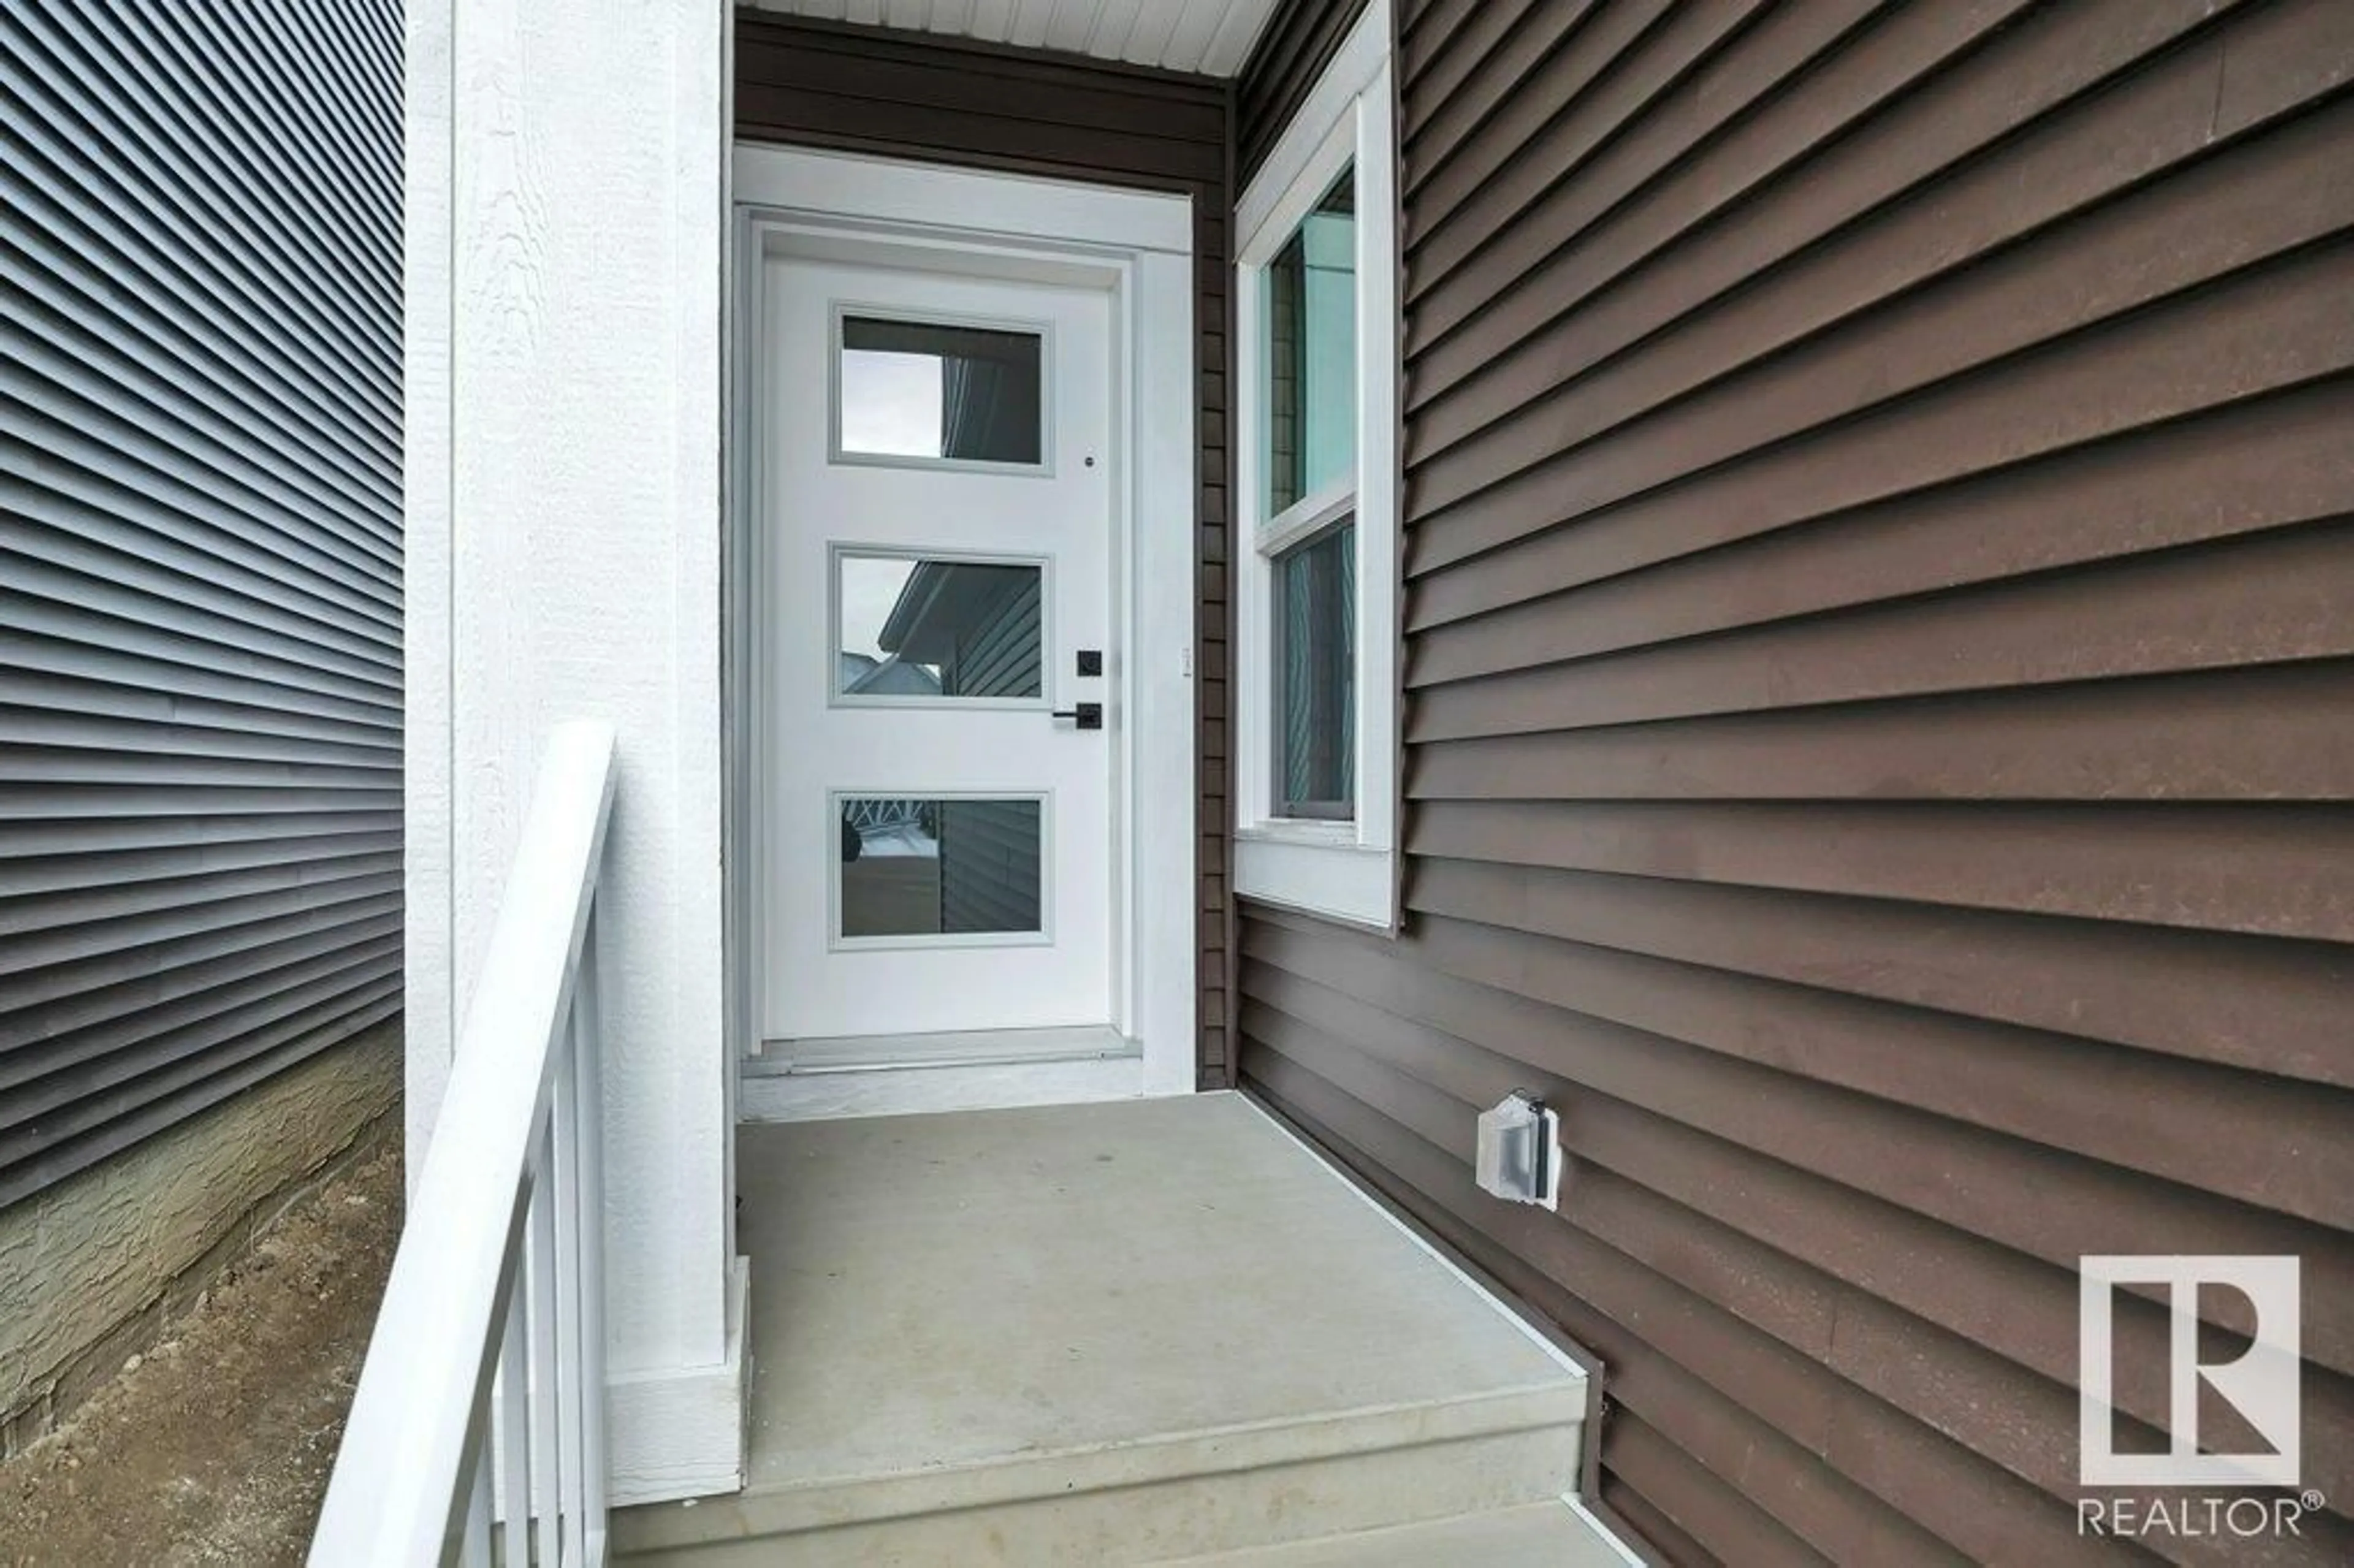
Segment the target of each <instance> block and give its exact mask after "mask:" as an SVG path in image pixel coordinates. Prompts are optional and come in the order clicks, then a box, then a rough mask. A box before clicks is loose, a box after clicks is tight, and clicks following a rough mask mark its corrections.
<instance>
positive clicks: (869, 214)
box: [725, 146, 1198, 1114]
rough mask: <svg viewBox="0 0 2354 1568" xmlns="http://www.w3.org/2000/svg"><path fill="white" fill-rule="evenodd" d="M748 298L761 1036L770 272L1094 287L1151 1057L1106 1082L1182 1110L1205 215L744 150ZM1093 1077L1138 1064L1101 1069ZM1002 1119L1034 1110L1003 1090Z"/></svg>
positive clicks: (748, 689)
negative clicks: (1114, 390) (761, 397)
mask: <svg viewBox="0 0 2354 1568" xmlns="http://www.w3.org/2000/svg"><path fill="white" fill-rule="evenodd" d="M734 182H735V184H734V190H735V202H736V209H735V216H736V235H735V242H736V246H737V252H736V257H737V265H736V273H735V275H736V281H737V290H736V295H735V298H734V299H733V300H732V301H731V304H732V306H733V309H734V312H735V315H736V319H735V321H734V322H733V323H731V325H730V331H729V338H730V342H731V350H732V352H731V359H732V375H731V377H730V382H731V387H730V393H731V418H730V419H729V423H728V429H729V436H730V440H731V442H732V445H733V449H734V450H733V451H732V452H731V454H730V461H729V464H728V483H729V490H730V494H729V498H728V500H729V504H728V507H727V517H728V523H727V530H728V538H727V560H728V564H729V568H730V574H731V580H730V581H729V583H728V585H727V588H726V611H727V615H728V618H729V622H730V631H729V635H728V637H727V639H726V654H725V657H726V662H727V665H728V669H727V671H726V675H727V681H726V687H727V691H728V693H729V722H730V726H731V728H734V729H737V732H738V733H737V735H736V736H734V737H733V738H734V740H735V742H736V744H734V745H733V746H731V747H730V752H731V755H732V756H733V757H734V758H737V766H738V767H739V768H744V769H746V770H747V771H748V773H749V774H750V777H748V778H746V779H741V780H740V781H739V783H740V785H741V787H740V788H738V789H736V790H735V792H734V797H735V806H736V809H735V810H733V811H732V812H731V813H730V815H731V821H730V823H729V828H730V840H731V842H730V846H729V853H728V856H727V863H728V865H729V868H730V876H731V878H732V884H733V885H731V887H730V890H729V905H730V907H731V909H732V910H733V911H734V912H735V913H736V915H737V918H738V920H739V922H740V923H741V924H742V926H743V928H744V930H745V936H746V939H745V940H743V941H742V942H740V943H737V944H736V945H735V948H734V950H735V952H736V953H737V956H738V959H739V962H740V963H741V964H742V965H743V966H744V967H743V969H742V972H739V973H737V974H736V975H733V976H731V977H730V984H731V985H732V986H733V987H735V988H736V991H735V995H736V996H737V999H738V1001H739V1004H740V1005H745V1006H746V1007H747V1008H748V1012H749V1013H750V1016H751V1017H752V1018H753V1019H754V1021H755V1027H753V1028H752V1029H750V1030H748V1032H747V1040H748V1046H749V1047H750V1048H752V1049H757V1048H758V1038H759V1033H760V1031H759V1029H758V1026H757V1020H758V1009H757V1008H755V1007H752V1006H751V1005H750V1003H751V999H752V998H753V997H754V996H755V994H756V988H757V985H758V979H759V973H758V966H759V965H762V964H764V963H766V962H767V961H768V959H767V956H766V955H767V952H768V946H767V942H766V940H765V935H766V931H765V927H766V910H765V907H764V906H765V904H766V901H767V890H766V886H765V883H766V876H765V873H764V868H765V867H766V866H767V865H768V864H769V861H768V859H767V850H768V846H767V844H766V843H765V842H764V839H763V833H762V826H763V821H764V818H765V816H766V814H767V813H766V811H765V810H764V809H763V808H762V806H761V804H760V802H761V800H762V799H763V780H762V779H760V778H759V777H758V774H759V772H760V770H761V768H763V766H764V763H763V760H762V759H764V758H766V757H767V756H768V755H769V746H768V745H767V737H765V736H762V735H761V734H760V733H759V731H760V726H762V725H763V724H764V722H765V720H764V717H763V715H765V714H767V713H768V712H769V711H770V710H769V706H768V704H767V703H766V701H765V700H764V683H765V681H766V680H767V679H768V672H769V667H770V660H769V652H768V650H766V649H765V648H764V647H763V646H761V637H760V630H761V629H762V628H763V627H764V626H766V625H767V624H769V618H768V617H765V616H764V615H763V614H762V613H761V603H760V600H761V599H762V598H763V597H765V590H764V589H763V588H762V587H761V585H762V584H763V583H764V582H765V581H766V576H765V574H764V571H763V569H762V563H763V559H764V546H763V543H762V540H761V530H760V529H759V528H758V527H757V526H755V525H754V524H755V523H756V522H757V520H758V518H759V517H761V516H762V515H763V514H764V510H765V509H764V506H763V504H762V502H763V500H764V497H765V496H766V493H767V486H768V484H769V475H768V474H767V473H766V472H765V471H764V468H763V463H762V461H761V457H762V454H761V452H760V450H758V443H757V442H755V441H753V440H751V439H750V436H749V432H750V431H751V429H753V428H754V426H753V423H752V418H753V404H754V400H755V398H756V397H758V384H757V378H756V377H755V376H753V375H752V374H751V371H752V366H751V365H750V364H749V363H748V348H749V346H750V345H751V344H755V343H758V342H759V341H761V332H760V326H761V322H762V317H763V310H764V302H763V299H762V293H763V289H764V285H765V281H766V277H767V273H768V269H767V268H766V267H764V266H762V265H761V261H762V260H763V259H764V258H766V257H768V256H769V255H772V254H778V253H780V252H781V253H784V254H791V255H801V256H809V257H812V258H817V259H822V260H846V261H868V262H873V263H875V264H883V265H890V266H895V267H901V268H914V269H918V270H926V269H931V270H949V271H955V272H960V273H966V274H972V275H981V276H991V275H995V276H1002V277H1006V278H1015V279H1027V280H1034V281H1046V282H1067V283H1076V284H1092V285H1094V286H1097V287H1102V288H1105V289H1107V290H1108V291H1109V293H1110V295H1111V300H1112V317H1113V328H1112V337H1113V355H1114V360H1115V375H1114V382H1115V385H1116V386H1117V387H1119V388H1120V389H1121V390H1122V392H1123V394H1124V397H1123V406H1122V407H1121V408H1119V410H1118V411H1117V418H1118V420H1119V429H1120V430H1121V432H1122V443H1121V450H1120V453H1119V461H1120V462H1121V463H1122V464H1123V466H1124V472H1122V473H1121V474H1119V476H1117V481H1116V482H1115V484H1114V485H1113V493H1114V495H1115V497H1116V498H1117V500H1118V502H1119V509H1120V511H1121V513H1122V515H1121V516H1120V517H1119V518H1118V519H1117V521H1116V523H1115V527H1116V528H1117V530H1118V533H1117V534H1116V536H1115V537H1116V545H1115V548H1116V549H1118V550H1119V551H1120V552H1121V555H1122V562H1121V569H1120V571H1119V577H1118V581H1119V585H1120V587H1119V589H1118V590H1117V591H1118V592H1119V594H1120V595H1121V599H1122V602H1121V603H1120V605H1119V620H1120V622H1121V624H1122V626H1123V628H1124V632H1125V635H1124V639H1123V641H1122V645H1121V646H1120V648H1119V650H1118V659H1119V667H1117V668H1115V669H1112V670H1110V671H1108V672H1107V673H1108V674H1110V675H1111V676H1112V678H1113V680H1112V688H1111V695H1112V701H1113V702H1114V704H1115V705H1117V706H1118V707H1119V709H1121V710H1123V716H1124V718H1125V720H1126V722H1125V723H1122V724H1119V725H1118V726H1115V727H1116V736H1115V737H1114V743H1115V745H1116V746H1117V747H1118V748H1119V758H1118V760H1119V769H1118V776H1119V785H1118V787H1117V788H1116V789H1115V798H1114V807H1113V809H1114V811H1115V813H1116V814H1117V815H1119V817H1120V819H1121V824H1122V829H1123V831H1121V832H1119V835H1118V838H1119V842H1120V843H1121V844H1122V846H1123V849H1122V852H1121V854H1120V856H1119V861H1120V863H1119V864H1118V865H1117V866H1115V867H1114V868H1113V869H1114V872H1115V883H1114V894H1113V907H1114V911H1115V920H1116V921H1117V922H1118V923H1119V925H1120V927H1121V929H1120V931H1119V932H1118V933H1116V939H1115V941H1114V944H1113V948H1114V966H1115V972H1114V975H1113V983H1112V994H1113V999H1114V1009H1115V1018H1114V1020H1113V1022H1114V1024H1115V1026H1116V1027H1118V1028H1119V1029H1121V1031H1122V1032H1123V1033H1129V1034H1130V1035H1131V1036H1132V1037H1134V1038H1136V1039H1137V1040H1138V1041H1139V1042H1140V1044H1141V1047H1142V1054H1141V1059H1140V1061H1139V1062H1138V1063H1136V1064H1135V1066H1134V1070H1133V1072H1131V1073H1129V1074H1103V1073H1100V1072H1098V1073H1097V1075H1095V1076H1096V1078H1097V1081H1098V1082H1099V1083H1100V1085H1101V1086H1102V1093H1101V1094H1100V1095H1097V1096H1090V1097H1118V1096H1122V1095H1129V1094H1137V1093H1142V1094H1148V1095H1152V1094H1186V1093H1190V1092H1192V1091H1193V1087H1194V1055H1195V1035H1196V1021H1195V1010H1196V994H1197V992H1196V984H1197V977H1196V972H1195V971H1196V964H1197V958H1196V944H1197V940H1198V937H1197V929H1196V924H1195V919H1194V905H1195V902H1196V889H1195V874H1194V863H1193V853H1194V844H1195V842H1196V833H1197V823H1196V821H1195V812H1196V791H1195V785H1194V780H1195V768H1196V756H1195V744H1194V742H1195V733H1194V723H1193V716H1194V702H1193V620H1194V508H1195V498H1196V489H1195V483H1194V470H1195V462H1196V457H1195V453H1196V445H1195V431H1194V386H1193V306H1194V297H1193V288H1194V278H1193V249H1192V246H1193V214H1192V205H1191V203H1190V201H1189V200H1188V199H1187V198H1185V197H1183V196H1160V195H1154V194H1150V193H1146V192H1137V191H1123V190H1115V189H1110V188H1107V187H1099V186H1094V185H1079V184H1075V183H1067V182H1063V181H1055V180H1041V179H1033V178H1028V177H1024V176H1018V175H999V174H991V173H976V172H971V171H966V170H959V169H950V168H943V167H937V166H934V165H930V164H916V163H908V162H902V161H898V160H893V159H881V158H865V157H856V156H851V155H847V154H831V153H818V152H810V151H804V150H801V149H798V148H783V147H762V146H738V147H737V149H736V152H735V164H734ZM1126 1065H1128V1064H1114V1063H1104V1064H1093V1065H1092V1066H1095V1067H1097V1068H1098V1069H1101V1068H1110V1067H1118V1066H1126ZM940 1071H941V1069H913V1070H910V1071H908V1072H906V1073H895V1074H887V1075H885V1074H878V1075H870V1076H872V1077H875V1078H896V1079H904V1080H906V1081H907V1101H908V1103H907V1105H905V1106H904V1107H903V1106H900V1105H897V1104H896V1100H895V1097H894V1096H893V1094H892V1092H891V1091H890V1089H889V1087H888V1086H887V1085H879V1086H878V1085H870V1086H867V1091H868V1092H867V1093H866V1094H865V1095H864V1097H863V1104H862V1107H861V1108H862V1110H864V1111H865V1112H867V1113H869V1114H883V1113H885V1112H888V1111H891V1110H894V1109H916V1108H922V1107H924V1105H925V1103H926V1102H927V1101H928V1100H930V1099H932V1098H935V1097H937V1094H938V1087H939V1086H938V1085H937V1084H934V1085H932V1086H926V1085H925V1084H924V1082H923V1080H925V1079H926V1077H927V1075H937V1074H938V1072H940ZM1006 1093H1007V1095H1008V1096H1009V1098H1008V1099H1007V1100H1005V1101H1004V1102H1003V1103H1022V1091H1021V1089H1020V1088H1019V1087H1018V1086H1016V1084H1015V1082H1014V1081H1013V1080H1010V1079H1009V1080H1008V1086H1007V1090H1006Z"/></svg>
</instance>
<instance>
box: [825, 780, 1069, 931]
mask: <svg viewBox="0 0 2354 1568" xmlns="http://www.w3.org/2000/svg"><path fill="white" fill-rule="evenodd" d="M841 808H842V823H841V829H842V849H841V854H840V858H839V861H838V865H839V868H840V883H839V886H840V898H839V903H838V906H837V907H838V908H839V910H840V918H839V924H838V926H837V927H836V929H837V934H838V935H839V936H841V937H843V938H891V937H969V936H1016V935H1024V934H1026V935H1032V936H1035V935H1041V934H1043V933H1044V930H1045V924H1044V909H1043V907H1042V903H1041V899H1040V891H1039V890H1040V886H1041V877H1040V865H1041V862H1042V860H1043V857H1044V835H1043V832H1042V829H1043V827H1044V814H1045V802H1044V801H1043V800H1039V799H1038V798H1037V797H1035V796H1028V797H1018V798H1014V799H1007V800H980V799H972V798H960V799H956V800H887V799H884V798H880V797H875V796H864V795H859V796H850V797H846V798H843V800H841Z"/></svg>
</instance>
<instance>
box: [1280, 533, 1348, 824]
mask: <svg viewBox="0 0 2354 1568" xmlns="http://www.w3.org/2000/svg"><path fill="white" fill-rule="evenodd" d="M1275 599H1276V652H1277V672H1278V702H1279V705H1280V706H1279V710H1278V734H1277V747H1276V750H1277V763H1276V789H1277V795H1278V801H1279V808H1278V809H1279V810H1280V812H1281V814H1282V815H1284V816H1287V817H1336V818H1348V817H1352V816H1353V815H1355V810H1356V798H1357V789H1356V776H1357V768H1356V754H1357V682H1356V671H1357V612H1356V602H1357V531H1356V529H1355V528H1354V527H1353V526H1352V525H1351V524H1350V523H1347V522H1344V523H1341V524H1339V525H1338V526H1336V527H1333V528H1330V529H1328V530H1326V531H1325V532H1323V533H1321V534H1319V535H1316V536H1315V537H1314V538H1312V539H1310V540H1309V541H1308V542H1307V543H1306V544H1304V545H1300V546H1296V547H1295V548H1293V549H1291V550H1289V551H1288V552H1286V553H1285V554H1283V555H1281V556H1277V557H1276V561H1275Z"/></svg>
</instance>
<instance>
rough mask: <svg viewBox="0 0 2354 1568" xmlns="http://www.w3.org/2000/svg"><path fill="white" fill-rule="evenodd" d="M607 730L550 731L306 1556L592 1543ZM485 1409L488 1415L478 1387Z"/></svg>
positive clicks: (546, 1548) (355, 1558)
mask: <svg viewBox="0 0 2354 1568" xmlns="http://www.w3.org/2000/svg"><path fill="white" fill-rule="evenodd" d="M612 800H613V733H612V731H611V730H610V728H608V727H606V726H602V725H594V724H567V725H564V726H559V727H558V728H557V731H556V733H555V735H554V736H553V737H551V739H550V741H549V743H548V747H547V755H546V761H545V762H544V763H543V764H542V765H541V768H540V775H539V781H538V784H537V787H536V789H535V792H534V794H533V797H532V805H531V816H530V819H529V821H527V822H526V823H525V827H524V834H523V843H522V847H521V848H520V849H519V850H518V851H517V852H516V854H515V861H514V871H513V873H512V874H511V875H510V877H509V879H508V882H507V886H506V891H505V895H504V898H503V899H502V900H501V902H500V905H499V914H498V923H497V925H496V927H494V928H493V931H492V934H491V946H490V952H489V954H488V956H487V958H486V959H485V960H484V962H483V966H482V980H481V982H480V984H479V985H478V986H477V987H476V988H475V993H474V1000H473V1005H472V1009H471V1010H470V1011H469V1012H468V1013H467V1015H466V1027H465V1030H464V1033H462V1034H461V1036H460V1037H459V1041H458V1050H457V1056H456V1059H455V1060H454V1061H453V1062H452V1064H451V1074H450V1082H449V1087H448V1089H447V1091H446V1093H445V1095H444V1097H443V1099H442V1102H441V1108H440V1116H439V1118H438V1119H437V1120H436V1121H435V1123H434V1126H433V1137H432V1143H431V1145H430V1147H429V1149H428V1150H427V1151H426V1156H425V1168H424V1171H422V1172H421V1173H420V1174H419V1178H418V1181H417V1187H416V1192H415V1195H414V1197H413V1198H412V1200H411V1202H410V1204H409V1210H408V1224H407V1226H406V1228H405V1229H404V1230H403V1231H402V1233H401V1239H400V1250H399V1252H398V1255H396V1256H395V1257H394V1259H393V1265H392V1277H391V1280H390V1282H389V1283H388V1284H387V1287H386V1289H385V1296H384V1307H383V1309H382V1310H381V1312H380V1313H379V1314H378V1316H377V1318H376V1332H375V1335H374V1337H373V1338H372V1339H371V1340H369V1342H368V1353H367V1361H366V1365H365V1367H363V1368H362V1370H361V1372H360V1383H359V1390H358V1393H357V1396H356V1397H355V1399H354V1401H353V1403H352V1411H351V1419H350V1422H349V1424H348V1425H346V1426H345V1429H344V1443H343V1448H342V1451H341V1452H340V1453H339V1454H338V1455H337V1456H336V1458H335V1471H334V1478H333V1480H332V1481H330V1482H329V1484H328V1488H327V1499H326V1505H325V1507H324V1509H323V1511H322V1513H321V1515H320V1518H319V1527H318V1530H317V1532H316V1533H315V1534H314V1535H313V1537H312V1541H311V1563H312V1564H313V1568H359V1565H362V1564H379V1565H382V1568H394V1565H396V1564H397V1565H399V1568H416V1565H421V1564H426V1563H465V1564H468V1565H469V1568H472V1565H476V1564H480V1565H482V1568H488V1565H489V1564H490V1563H492V1562H493V1560H494V1548H493V1534H494V1527H493V1519H492V1510H493V1503H492V1494H493V1463H494V1461H493V1446H494V1444H493V1435H494V1434H495V1439H496V1441H495V1448H496V1450H497V1458H496V1460H495V1465H496V1470H497V1474H498V1476H499V1477H500V1478H501V1479H500V1482H499V1489H500V1492H501V1495H502V1496H503V1497H504V1501H505V1504H506V1506H505V1510H504V1513H505V1518H504V1521H503V1523H501V1524H500V1525H499V1526H498V1527H497V1528H496V1535H497V1543H496V1549H495V1560H496V1561H498V1562H500V1563H504V1564H505V1568H523V1565H524V1564H526V1563H539V1564H559V1563H560V1564H563V1565H564V1568H572V1565H574V1564H581V1565H583V1568H595V1565H596V1564H599V1563H602V1562H603V1561H604V1557H605V1426H604V1421H605V1402H604V1391H605V1359H604V1343H605V1340H604V1319H603V1310H602V1308H603V1301H604V1269H603V1258H602V1256H601V1253H602V1238H603V1223H602V1222H603V1213H604V1190H603V1187H602V1184H601V1182H600V1180H599V1117H600V1115H601V1103H600V1100H599V1088H598V1047H599V1039H598V1033H597V980H596V963H595V952H596V941H595V938H594V929H593V924H592V921H593V916H594V905H595V901H596V892H597V878H598V865H599V861H600V860H601V858H602V855H603V849H604V842H605V823H606V819H607V818H608V816H609V815H610V812H611V809H612ZM494 1394H495V1404H496V1408H497V1412H498V1414H497V1419H496V1421H495V1423H494V1422H493V1415H492V1411H493V1404H494V1398H493V1396H494Z"/></svg>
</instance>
